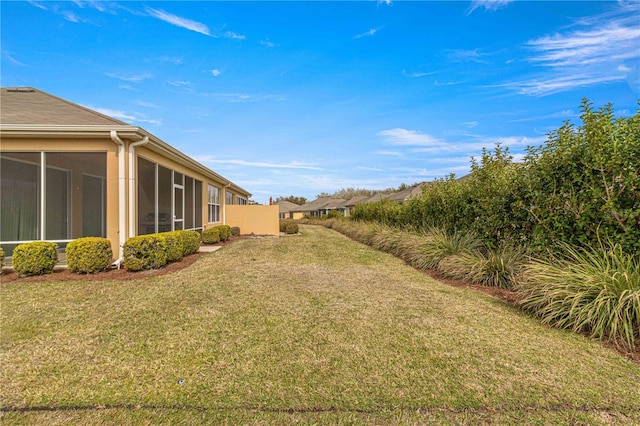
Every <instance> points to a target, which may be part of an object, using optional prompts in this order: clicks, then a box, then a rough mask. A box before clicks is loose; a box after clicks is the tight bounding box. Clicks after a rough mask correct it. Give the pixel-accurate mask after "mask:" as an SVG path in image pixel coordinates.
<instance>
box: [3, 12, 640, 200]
mask: <svg viewBox="0 0 640 426" xmlns="http://www.w3.org/2000/svg"><path fill="white" fill-rule="evenodd" d="M0 8H1V18H2V34H1V35H2V63H1V66H2V68H1V84H2V86H3V87H11V86H33V87H37V88H39V89H41V90H44V91H46V92H49V93H52V94H54V95H57V96H60V97H63V98H65V99H69V100H71V101H73V102H76V103H79V104H82V105H84V106H87V107H90V108H93V109H96V110H98V111H101V112H103V113H106V114H108V115H111V116H113V117H116V118H118V119H121V120H123V121H126V122H128V123H131V124H133V125H137V126H141V127H143V128H145V129H146V130H148V131H150V132H151V133H153V134H155V135H156V136H158V137H160V138H161V139H163V140H164V141H165V142H167V143H169V144H171V145H173V146H175V147H176V148H178V149H179V150H181V151H183V152H184V153H186V154H188V155H190V156H191V157H193V158H195V159H196V160H198V161H200V162H201V163H203V164H205V165H206V166H208V167H210V168H211V169H213V170H215V171H216V172H218V173H220V174H222V175H224V176H225V177H227V178H229V179H231V180H233V181H234V182H235V183H237V184H239V185H240V186H242V187H244V188H246V189H247V190H249V191H250V192H252V193H253V194H254V196H253V199H255V200H256V201H258V202H261V203H265V202H268V200H269V197H270V196H271V197H274V198H276V197H278V196H287V195H296V196H304V197H307V198H308V199H313V198H315V196H316V195H317V194H319V193H320V192H334V191H336V190H338V189H341V188H347V187H356V188H368V189H384V188H388V187H392V186H393V187H395V186H398V185H400V184H402V183H406V184H413V183H416V182H422V181H431V180H433V179H434V178H439V177H444V176H446V175H448V174H449V173H455V174H456V175H458V176H461V175H463V174H466V173H467V172H468V170H469V164H470V160H469V159H470V157H471V156H478V155H479V153H480V152H481V149H482V147H487V148H492V147H493V146H494V144H495V143H496V142H498V141H499V142H501V143H502V144H503V145H504V146H508V147H509V148H510V150H511V152H512V153H513V154H514V155H515V157H516V158H519V157H521V156H522V154H523V152H524V149H525V147H526V146H527V145H539V144H541V143H543V142H544V141H545V139H546V135H547V134H548V132H549V131H551V130H554V129H557V128H558V127H559V126H561V125H562V123H563V122H564V121H565V120H571V121H572V122H574V123H578V122H579V121H578V119H579V112H580V111H579V105H580V102H581V99H582V98H584V97H586V98H588V99H589V100H590V101H591V102H593V103H594V105H595V106H596V107H600V106H602V105H604V104H606V103H613V104H614V108H615V110H616V114H617V115H620V116H629V115H632V114H634V113H635V111H636V109H637V108H638V100H639V99H640V3H639V2H638V1H634V2H613V1H608V2H594V1H587V2H582V1H569V2H542V1H532V2H521V1H509V0H497V1H472V2H470V1H450V2H413V1H381V2H379V1H365V2H351V1H344V2H324V1H314V2H294V1H289V2H266V1H264V2H204V1H200V2H171V1H163V2H137V1H136V2H133V1H121V2H93V1H68V2H54V1H30V2H26V1H25V2H17V1H3V2H2V3H1V4H0Z"/></svg>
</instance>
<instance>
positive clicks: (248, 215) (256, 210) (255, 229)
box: [225, 205, 280, 235]
mask: <svg viewBox="0 0 640 426" xmlns="http://www.w3.org/2000/svg"><path fill="white" fill-rule="evenodd" d="M225 208H226V209H227V212H226V224H227V225H229V226H237V227H239V228H240V233H241V234H243V235H246V234H251V233H253V234H255V235H280V219H279V216H278V215H279V211H280V209H279V207H278V206H276V205H272V206H258V205H244V206H242V205H233V206H226V207H225Z"/></svg>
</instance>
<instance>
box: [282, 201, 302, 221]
mask: <svg viewBox="0 0 640 426" xmlns="http://www.w3.org/2000/svg"><path fill="white" fill-rule="evenodd" d="M276 205H277V206H278V209H279V210H280V219H302V217H303V216H304V215H303V214H302V213H300V212H296V211H294V210H295V209H297V208H298V207H300V206H299V205H298V204H296V203H292V202H291V201H278V202H277V203H276Z"/></svg>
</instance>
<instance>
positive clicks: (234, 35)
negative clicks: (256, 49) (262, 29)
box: [214, 31, 247, 40]
mask: <svg viewBox="0 0 640 426" xmlns="http://www.w3.org/2000/svg"><path fill="white" fill-rule="evenodd" d="M214 37H216V38H231V39H235V40H246V38H247V37H246V36H244V35H242V34H237V33H234V32H233V31H226V32H224V33H222V34H221V35H215V36H214Z"/></svg>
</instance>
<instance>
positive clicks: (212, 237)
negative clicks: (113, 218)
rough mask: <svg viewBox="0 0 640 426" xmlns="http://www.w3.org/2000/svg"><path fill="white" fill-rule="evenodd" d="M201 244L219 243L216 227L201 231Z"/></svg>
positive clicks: (218, 231)
mask: <svg viewBox="0 0 640 426" xmlns="http://www.w3.org/2000/svg"><path fill="white" fill-rule="evenodd" d="M202 242H203V243H205V244H215V243H219V242H220V230H219V229H218V227H217V226H214V227H213V228H208V229H205V230H204V231H202Z"/></svg>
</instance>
